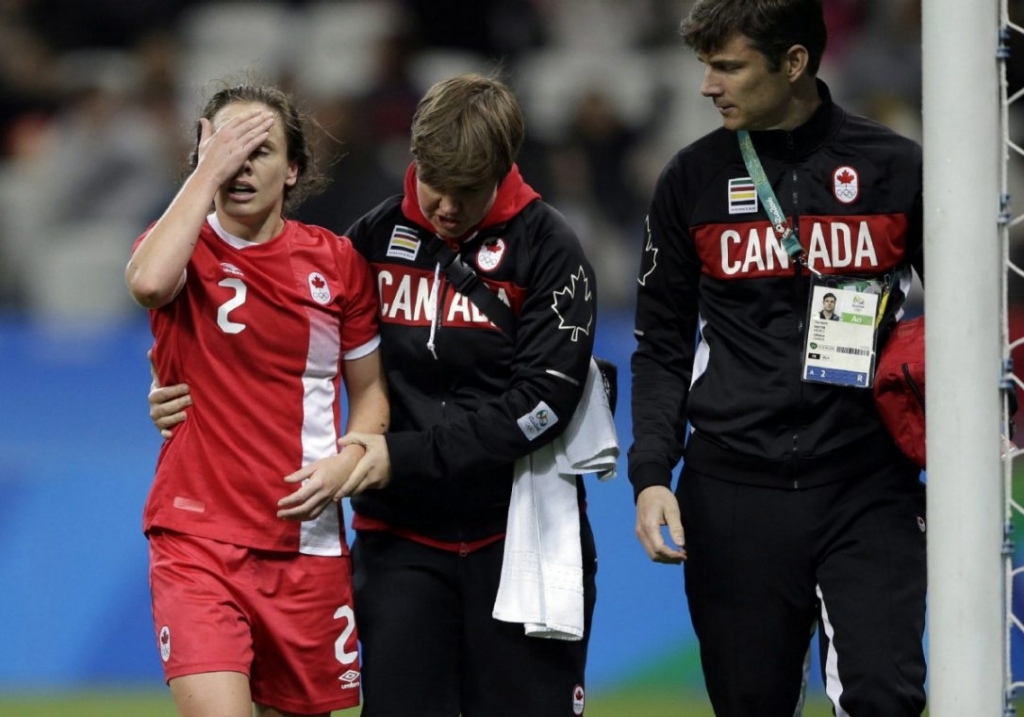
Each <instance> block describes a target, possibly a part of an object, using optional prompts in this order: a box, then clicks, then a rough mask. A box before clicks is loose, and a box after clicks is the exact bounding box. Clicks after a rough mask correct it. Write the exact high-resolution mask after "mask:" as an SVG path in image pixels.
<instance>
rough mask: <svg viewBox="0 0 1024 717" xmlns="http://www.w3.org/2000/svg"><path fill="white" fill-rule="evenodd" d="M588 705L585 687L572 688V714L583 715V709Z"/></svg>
mask: <svg viewBox="0 0 1024 717" xmlns="http://www.w3.org/2000/svg"><path fill="white" fill-rule="evenodd" d="M586 703H587V696H586V694H584V692H583V685H576V686H575V687H573V688H572V713H573V714H574V715H581V714H583V707H584V706H585V705H586Z"/></svg>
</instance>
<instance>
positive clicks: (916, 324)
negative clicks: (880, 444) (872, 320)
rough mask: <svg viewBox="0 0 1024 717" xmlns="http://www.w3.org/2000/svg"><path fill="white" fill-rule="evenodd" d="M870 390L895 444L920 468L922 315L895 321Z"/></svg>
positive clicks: (922, 456)
mask: <svg viewBox="0 0 1024 717" xmlns="http://www.w3.org/2000/svg"><path fill="white" fill-rule="evenodd" d="M874 391H875V406H876V407H877V408H878V415H879V416H881V417H882V423H884V424H885V427H886V428H887V429H889V433H890V434H891V435H892V437H893V440H895V441H896V445H898V446H899V447H900V450H902V451H903V452H904V453H905V454H906V455H907V457H908V458H910V460H912V461H914V463H916V464H917V465H919V466H920V467H921V468H924V467H925V427H924V316H918V317H916V318H913V319H908V320H906V321H899V322H897V323H896V326H895V327H894V328H893V330H892V333H891V334H890V335H889V340H888V341H886V343H885V346H884V347H882V352H881V354H880V355H879V357H878V368H877V369H876V371H875V388H874Z"/></svg>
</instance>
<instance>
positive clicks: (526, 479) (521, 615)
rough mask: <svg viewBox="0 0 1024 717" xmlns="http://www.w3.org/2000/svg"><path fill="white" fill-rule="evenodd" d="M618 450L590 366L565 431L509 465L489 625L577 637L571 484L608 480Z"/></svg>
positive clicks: (578, 556) (578, 586) (579, 559)
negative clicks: (591, 477)
mask: <svg viewBox="0 0 1024 717" xmlns="http://www.w3.org/2000/svg"><path fill="white" fill-rule="evenodd" d="M618 457H619V442H618V438H617V437H616V434H615V421H614V420H613V418H612V412H611V408H610V407H609V405H608V396H607V394H606V393H605V391H604V381H603V379H602V378H601V374H600V371H599V370H598V368H597V364H596V363H594V362H593V361H591V362H590V371H589V372H588V374H587V381H586V384H585V385H584V387H583V396H582V398H581V399H580V403H579V406H577V408H576V412H575V413H574V414H573V416H572V419H571V420H570V421H569V425H568V426H567V427H566V429H565V431H564V432H563V433H562V435H560V436H559V437H558V438H556V439H555V440H554V441H552V442H551V443H549V444H547V445H546V446H543V447H541V448H540V449H538V450H536V451H534V452H533V453H531V454H530V455H528V456H525V457H523V458H520V459H519V460H518V461H516V464H515V475H514V478H513V483H512V501H511V505H510V506H509V511H508V529H507V531H506V533H505V554H504V559H503V562H502V566H501V582H500V583H499V585H498V596H497V598H496V599H495V601H494V612H493V613H492V614H493V616H494V618H495V619H497V620H501V621H503V622H519V623H523V625H524V628H525V630H526V634H527V635H529V636H531V637H546V638H552V639H556V640H579V639H581V638H582V637H583V554H582V550H581V547H580V514H579V504H578V503H577V500H576V476H577V475H582V474H584V473H597V474H598V477H599V478H600V479H601V480H608V479H610V478H614V477H615V473H616V461H617V460H618Z"/></svg>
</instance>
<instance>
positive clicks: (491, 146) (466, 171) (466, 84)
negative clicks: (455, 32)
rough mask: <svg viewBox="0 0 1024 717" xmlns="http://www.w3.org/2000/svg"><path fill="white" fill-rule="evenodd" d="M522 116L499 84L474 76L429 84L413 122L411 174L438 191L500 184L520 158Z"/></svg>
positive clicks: (486, 78) (497, 81)
mask: <svg viewBox="0 0 1024 717" xmlns="http://www.w3.org/2000/svg"><path fill="white" fill-rule="evenodd" d="M524 135H525V122H524V121H523V113H522V111H521V110H520V109H519V103H518V102H517V101H516V98H515V95H513V94H512V91H511V90H510V89H509V88H508V87H507V86H506V85H505V84H504V83H502V82H501V81H499V80H497V79H494V78H491V77H484V76H483V75H478V74H466V75H459V76H457V77H452V78H450V79H447V80H442V81H441V82H438V83H436V84H435V85H433V86H432V87H431V88H430V89H429V90H427V93H426V94H425V95H424V96H423V99H421V100H420V102H419V104H418V105H417V107H416V113H415V115H414V116H413V119H412V144H411V146H410V149H411V150H412V155H413V157H414V158H415V160H416V176H417V177H418V178H419V179H420V181H422V182H424V183H426V184H429V185H430V186H432V187H435V188H438V189H463V188H470V187H476V186H480V185H484V184H489V183H491V182H494V183H495V184H497V183H500V182H501V180H502V179H503V178H504V177H505V175H506V174H508V173H509V171H510V170H511V169H512V165H513V164H514V163H515V161H516V157H518V156H519V150H520V148H521V147H522V145H523V137H524Z"/></svg>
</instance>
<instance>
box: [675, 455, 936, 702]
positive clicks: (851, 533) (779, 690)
mask: <svg viewBox="0 0 1024 717" xmlns="http://www.w3.org/2000/svg"><path fill="white" fill-rule="evenodd" d="M918 473H919V471H918V470H917V469H916V468H914V467H913V466H911V465H910V464H909V463H902V462H901V463H898V464H895V465H892V466H889V467H887V468H885V469H883V470H881V471H879V472H877V473H875V474H874V475H870V476H866V477H864V478H858V479H855V480H848V481H841V482H835V483H829V484H825V485H821V486H818V487H814V488H810V489H803V490H785V489H773V488H762V487H756V486H751V485H746V484H739V483H733V482H729V481H727V480H722V479H720V478H712V477H710V476H708V475H705V474H702V473H699V472H697V471H695V470H692V469H689V468H684V471H683V474H682V477H681V478H680V482H679V486H678V489H677V491H676V493H677V496H678V498H679V504H680V509H681V511H682V518H683V527H684V529H685V531H686V550H687V553H688V556H689V557H688V559H687V562H686V566H685V575H686V595H687V598H688V600H689V605H690V615H691V619H692V621H693V626H694V630H695V631H696V634H697V638H698V640H699V642H700V653H701V663H702V666H703V670H704V677H705V682H706V685H707V689H708V694H709V696H710V698H711V702H712V705H713V706H714V709H715V714H716V715H717V716H718V717H751V716H752V715H756V716H757V717H793V714H794V710H795V708H796V706H797V704H798V701H799V700H800V697H801V682H802V673H803V663H804V659H805V656H806V655H807V651H808V646H809V644H810V637H811V634H812V633H813V630H814V627H815V624H817V625H818V626H819V630H820V641H821V646H822V660H821V663H822V672H823V673H824V674H823V678H824V681H825V689H826V692H827V694H828V696H829V697H830V699H831V700H832V703H833V705H834V707H835V709H836V714H837V716H838V717H847V716H849V717H919V716H920V714H921V712H922V710H923V709H924V704H925V692H924V681H925V659H924V650H923V646H922V638H923V634H924V619H925V584H926V558H925V532H924V531H925V496H924V485H923V484H922V483H921V482H920V481H919V479H918ZM726 477H727V476H726Z"/></svg>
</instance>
